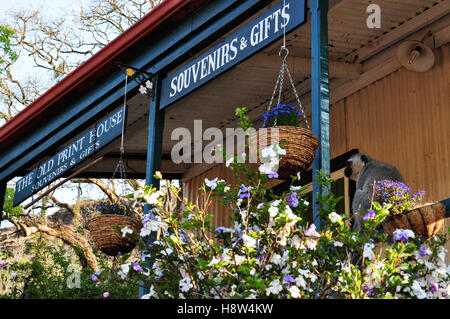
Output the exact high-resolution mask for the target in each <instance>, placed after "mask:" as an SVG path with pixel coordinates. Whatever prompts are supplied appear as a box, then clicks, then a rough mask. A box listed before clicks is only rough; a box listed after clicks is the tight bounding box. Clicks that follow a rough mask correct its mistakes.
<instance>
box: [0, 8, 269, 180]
mask: <svg viewBox="0 0 450 319" xmlns="http://www.w3.org/2000/svg"><path fill="white" fill-rule="evenodd" d="M265 4H267V1H259V0H247V1H239V0H230V1H213V2H209V3H208V4H207V5H205V6H203V7H201V8H200V9H199V10H198V11H196V12H195V13H194V14H192V16H191V17H190V18H189V19H187V20H185V21H184V22H182V23H179V24H178V25H177V26H176V27H175V29H172V30H168V32H167V33H165V34H162V36H161V37H159V38H158V39H155V41H154V42H153V43H150V44H149V46H148V47H147V48H145V49H144V50H143V52H142V53H140V54H139V55H138V56H137V57H135V58H132V59H130V60H129V61H127V62H128V63H127V64H130V65H133V66H134V67H135V68H139V69H145V70H147V71H148V72H151V73H154V74H156V73H159V72H161V71H164V72H166V71H167V70H168V68H170V67H175V66H174V65H173V64H174V61H180V57H183V56H186V55H187V54H189V52H190V51H191V50H192V49H193V48H195V47H198V45H199V43H201V42H203V41H206V40H208V39H211V37H212V36H213V35H215V34H217V33H218V32H221V30H222V31H223V30H224V29H225V28H226V26H229V25H232V24H233V23H235V21H236V20H239V17H241V16H243V15H246V14H247V13H248V12H249V11H251V10H253V11H255V12H256V11H257V10H258V9H260V8H261V7H263V6H264V5H265ZM195 31H199V32H198V33H196V34H194V32H195ZM223 32H224V31H223ZM167 39H168V40H169V41H167ZM167 52H169V53H167ZM121 62H123V61H121ZM146 66H148V67H146ZM123 82H124V76H123V73H122V72H121V71H120V70H118V71H117V72H114V73H113V74H112V75H111V76H109V77H108V78H106V79H105V80H104V81H103V82H101V83H98V84H97V85H96V87H95V88H94V89H93V90H92V92H91V93H90V94H89V95H85V96H82V97H80V98H79V99H78V100H77V101H74V102H73V103H72V104H70V105H68V106H67V109H66V110H65V111H64V112H61V113H59V114H57V115H56V116H54V118H53V119H51V120H49V121H47V122H46V123H45V124H44V125H42V126H40V127H39V130H36V131H34V132H33V133H32V134H29V135H28V136H27V137H26V138H23V139H21V140H20V141H17V143H15V145H14V146H13V147H11V148H10V150H9V151H7V152H5V153H3V154H2V157H1V159H0V181H1V180H8V179H10V178H11V177H13V176H14V174H15V172H17V171H18V170H20V169H21V168H23V167H25V166H27V165H29V164H30V163H32V162H33V161H35V160H36V159H37V158H39V156H41V155H42V154H44V153H45V152H46V151H48V150H49V149H51V148H52V147H54V146H55V145H58V143H61V142H62V141H63V140H64V139H67V137H68V136H70V134H73V132H75V131H77V130H79V128H80V127H83V126H85V125H86V123H87V122H89V121H91V122H92V119H93V118H96V117H98V116H99V115H100V114H102V112H104V111H105V110H106V109H108V107H110V106H111V104H113V103H117V101H119V100H120V98H121V97H122V96H123V93H124V92H123ZM136 87H137V83H135V82H131V83H129V84H128V90H127V93H130V92H131V91H133V90H135V89H136ZM79 114H81V115H79ZM77 115H78V116H77ZM44 142H45V143H44Z"/></svg>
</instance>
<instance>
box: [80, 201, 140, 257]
mask: <svg viewBox="0 0 450 319" xmlns="http://www.w3.org/2000/svg"><path fill="white" fill-rule="evenodd" d="M97 213H98V216H95V217H93V218H91V219H90V220H89V222H88V229H89V232H90V233H91V236H92V239H93V240H94V243H95V245H96V246H97V247H98V248H99V249H100V250H101V251H102V252H103V253H105V254H107V255H109V256H117V255H118V254H119V252H120V253H122V254H123V253H128V252H130V251H132V250H133V248H134V247H135V246H136V244H137V242H138V240H139V236H137V235H136V234H139V232H140V230H141V228H142V227H143V225H142V222H141V220H140V218H137V216H138V214H137V213H136V207H135V205H133V200H132V199H129V198H120V199H119V200H118V201H117V202H109V201H102V202H100V203H99V204H98V205H97Z"/></svg>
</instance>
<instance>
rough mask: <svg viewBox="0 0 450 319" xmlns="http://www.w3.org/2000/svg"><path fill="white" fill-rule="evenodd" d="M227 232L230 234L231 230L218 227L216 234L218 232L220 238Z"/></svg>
mask: <svg viewBox="0 0 450 319" xmlns="http://www.w3.org/2000/svg"><path fill="white" fill-rule="evenodd" d="M226 231H227V232H230V229H229V228H227V227H223V226H220V227H217V228H216V232H217V234H216V237H217V236H219V235H220V234H223V233H224V232H226Z"/></svg>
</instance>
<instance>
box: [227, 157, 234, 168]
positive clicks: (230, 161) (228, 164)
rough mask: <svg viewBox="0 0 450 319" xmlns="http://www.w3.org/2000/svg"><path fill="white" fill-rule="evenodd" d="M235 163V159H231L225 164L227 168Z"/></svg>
mask: <svg viewBox="0 0 450 319" xmlns="http://www.w3.org/2000/svg"><path fill="white" fill-rule="evenodd" d="M233 162H234V157H230V158H229V159H227V161H226V163H225V165H226V167H228V166H230V164H231V163H233Z"/></svg>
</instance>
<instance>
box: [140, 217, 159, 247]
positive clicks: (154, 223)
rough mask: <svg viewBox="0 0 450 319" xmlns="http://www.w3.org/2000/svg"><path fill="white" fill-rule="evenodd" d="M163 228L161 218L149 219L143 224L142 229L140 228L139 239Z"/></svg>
mask: <svg viewBox="0 0 450 319" xmlns="http://www.w3.org/2000/svg"><path fill="white" fill-rule="evenodd" d="M163 226H164V222H162V221H161V217H160V216H155V217H153V218H150V219H149V220H148V221H147V222H146V223H145V224H144V227H142V229H141V232H140V233H139V235H140V236H141V237H146V236H148V235H150V233H152V232H157V231H158V230H159V229H160V228H161V227H163ZM153 244H155V243H153Z"/></svg>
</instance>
